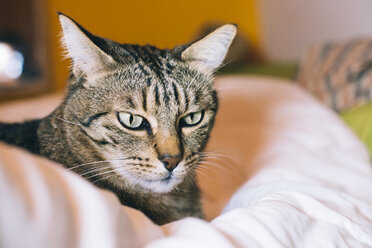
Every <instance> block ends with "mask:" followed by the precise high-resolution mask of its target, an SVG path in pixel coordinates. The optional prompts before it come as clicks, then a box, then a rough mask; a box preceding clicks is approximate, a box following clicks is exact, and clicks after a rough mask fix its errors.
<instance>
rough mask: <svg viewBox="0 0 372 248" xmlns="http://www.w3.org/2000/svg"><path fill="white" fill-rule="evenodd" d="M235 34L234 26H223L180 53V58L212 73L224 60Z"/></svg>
mask: <svg viewBox="0 0 372 248" xmlns="http://www.w3.org/2000/svg"><path fill="white" fill-rule="evenodd" d="M236 32H237V26H236V25H234V24H226V25H223V26H222V27H219V28H217V29H216V30H215V31H213V32H212V33H210V34H208V35H207V36H205V37H204V38H202V39H201V40H199V41H196V42H195V43H193V44H191V45H190V46H189V47H187V48H186V49H185V50H184V51H183V52H182V53H181V58H182V59H183V60H184V61H189V62H191V63H195V65H196V66H197V67H201V69H204V70H207V71H211V72H214V71H215V70H216V69H218V67H219V66H220V65H221V64H222V62H223V60H224V59H225V56H226V54H227V51H228V50H229V47H230V45H231V43H232V41H233V39H234V37H235V35H236Z"/></svg>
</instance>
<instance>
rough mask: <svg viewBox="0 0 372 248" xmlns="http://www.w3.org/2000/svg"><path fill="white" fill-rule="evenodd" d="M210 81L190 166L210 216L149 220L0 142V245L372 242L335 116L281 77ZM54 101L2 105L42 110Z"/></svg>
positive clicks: (365, 163)
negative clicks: (200, 153) (215, 94)
mask: <svg viewBox="0 0 372 248" xmlns="http://www.w3.org/2000/svg"><path fill="white" fill-rule="evenodd" d="M216 89H218V91H219V96H220V111H219V114H218V118H217V121H216V126H215V129H214V130H213V133H212V137H211V141H210V143H209V145H208V148H207V149H208V151H210V152H213V153H214V155H213V156H214V158H212V159H210V160H209V161H208V162H206V163H205V164H204V165H203V166H202V167H201V169H200V174H199V182H200V186H201V188H202V191H203V204H204V210H205V212H206V215H207V221H202V220H199V219H195V218H186V219H183V220H180V221H177V222H174V223H171V224H168V225H166V226H163V227H158V226H156V225H153V224H152V223H151V222H150V221H149V220H148V219H147V218H146V217H145V216H144V215H142V214H141V213H140V212H138V211H136V210H132V209H129V208H127V207H122V206H120V204H119V202H118V201H117V199H116V198H115V196H114V195H113V194H112V193H109V192H105V191H102V190H97V189H96V188H95V187H94V186H92V185H90V184H89V183H87V182H85V181H84V180H83V179H81V178H80V177H78V176H76V175H74V174H73V173H70V172H69V171H67V170H65V169H63V168H61V167H59V166H57V165H54V164H52V163H51V162H49V161H46V160H45V159H40V158H37V157H35V156H31V155H29V154H27V153H25V152H22V151H20V150H18V149H14V148H9V147H8V146H5V145H0V247H89V248H92V247H143V246H146V247H151V248H154V247H159V248H160V247H162V248H163V247H165V248H166V247H372V171H371V166H370V163H369V156H368V154H367V152H366V149H365V148H364V147H363V145H362V144H361V143H360V142H359V141H358V140H357V138H356V137H355V136H354V135H353V134H352V133H351V131H349V129H348V128H347V127H346V126H345V125H344V124H343V123H342V121H341V120H340V119H339V118H338V117H337V116H336V115H335V114H334V113H332V112H331V111H329V110H328V109H326V108H325V107H323V106H321V105H320V104H318V103H317V102H316V101H315V100H314V99H313V98H312V97H310V96H309V95H308V94H306V93H305V92H303V91H302V90H301V89H299V88H297V87H296V86H295V85H293V84H290V83H286V82H282V81H279V80H274V79H267V78H266V79H264V78H248V77H224V78H219V79H218V80H217V82H216ZM56 99H57V100H56ZM57 103H58V98H55V97H52V98H48V99H42V100H37V101H33V102H32V106H33V107H32V110H33V111H28V110H30V109H31V108H30V107H28V108H29V109H28V110H26V111H25V106H26V108H27V106H30V104H29V103H27V105H25V104H26V103H21V104H19V103H18V104H13V105H9V106H4V107H3V108H1V109H0V116H1V119H4V120H5V119H7V120H12V119H13V120H15V119H17V120H20V119H22V118H23V117H31V116H35V114H37V115H39V116H41V115H44V114H45V113H46V112H49V111H50V110H51V109H52V108H53V106H55V105H56V104H57ZM35 106H38V107H41V108H42V109H40V110H38V111H37V112H38V113H35ZM222 210H223V212H222V213H221V211H222Z"/></svg>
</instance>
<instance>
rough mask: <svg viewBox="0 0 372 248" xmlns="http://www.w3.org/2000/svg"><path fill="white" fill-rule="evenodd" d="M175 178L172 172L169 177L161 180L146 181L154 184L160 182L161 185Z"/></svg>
mask: <svg viewBox="0 0 372 248" xmlns="http://www.w3.org/2000/svg"><path fill="white" fill-rule="evenodd" d="M173 178H174V176H173V174H172V172H170V173H169V174H168V175H167V176H165V177H163V178H160V179H146V180H145V181H146V182H149V183H154V182H160V183H169V182H170V181H172V180H173Z"/></svg>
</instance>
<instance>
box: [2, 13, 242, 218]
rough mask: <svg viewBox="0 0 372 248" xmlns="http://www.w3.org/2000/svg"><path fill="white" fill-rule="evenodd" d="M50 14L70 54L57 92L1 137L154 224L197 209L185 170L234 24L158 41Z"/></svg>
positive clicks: (190, 170)
mask: <svg viewBox="0 0 372 248" xmlns="http://www.w3.org/2000/svg"><path fill="white" fill-rule="evenodd" d="M59 19H60V22H61V25H62V29H63V42H64V44H65V46H66V50H67V54H68V56H69V57H70V58H71V60H72V68H71V75H70V77H69V83H68V88H67V93H66V96H65V98H64V100H63V101H62V103H61V104H60V106H58V107H57V109H56V110H54V112H52V113H51V114H50V115H49V116H47V117H45V118H43V119H38V120H32V121H28V122H24V123H15V124H6V123H2V124H0V140H2V141H5V142H7V143H9V144H12V145H17V146H20V147H23V148H25V149H27V150H29V151H31V152H33V153H36V154H40V155H42V156H45V157H47V158H49V159H51V160H54V161H56V162H58V163H60V164H63V165H64V166H65V167H66V168H69V169H70V170H73V171H75V172H77V173H78V174H80V175H81V176H83V177H84V178H86V179H88V180H89V181H91V182H93V183H94V184H95V185H97V186H98V187H101V188H104V189H108V190H111V191H112V192H114V193H115V194H116V195H117V196H118V198H119V199H120V201H121V203H122V204H124V205H127V206H130V207H134V208H136V209H139V210H141V211H142V212H143V213H145V214H146V215H147V216H148V217H149V218H151V219H152V220H153V221H154V222H155V223H157V224H164V223H168V222H171V221H174V220H178V219H180V218H183V217H186V216H196V217H200V218H202V217H203V214H202V211H201V205H200V199H199V190H198V187H197V185H196V182H195V178H194V174H195V169H196V167H197V166H198V163H199V162H200V161H201V159H202V158H203V155H202V154H203V153H202V150H203V148H204V146H205V145H206V143H207V140H208V137H209V134H210V131H211V129H212V126H213V122H214V119H215V114H216V111H217V98H216V92H215V91H214V90H213V88H212V81H213V73H214V72H215V71H216V70H217V69H218V67H219V66H220V65H221V63H222V61H223V60H224V58H225V55H226V53H227V50H228V48H229V46H230V44H231V42H232V40H233V38H234V36H235V34H236V26H235V25H230V24H227V25H224V26H222V27H220V28H218V29H216V30H215V31H214V32H212V33H210V34H209V35H207V36H206V37H204V38H202V39H200V40H199V41H196V42H194V43H191V44H188V45H183V46H177V47H175V48H174V49H172V50H168V49H165V50H162V49H158V48H156V47H154V46H150V45H146V46H139V45H129V44H119V43H117V42H114V41H111V40H108V39H103V38H100V37H97V36H94V35H93V34H91V33H89V32H88V31H87V30H86V29H84V28H83V27H81V26H80V25H79V24H78V23H76V22H75V21H74V20H72V19H71V18H69V17H67V16H66V15H64V14H62V13H59ZM93 204H94V203H93Z"/></svg>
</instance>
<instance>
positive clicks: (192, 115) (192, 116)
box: [190, 113, 195, 122]
mask: <svg viewBox="0 0 372 248" xmlns="http://www.w3.org/2000/svg"><path fill="white" fill-rule="evenodd" d="M194 115H195V114H194V113H191V114H190V119H191V121H192V122H193V121H194Z"/></svg>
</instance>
